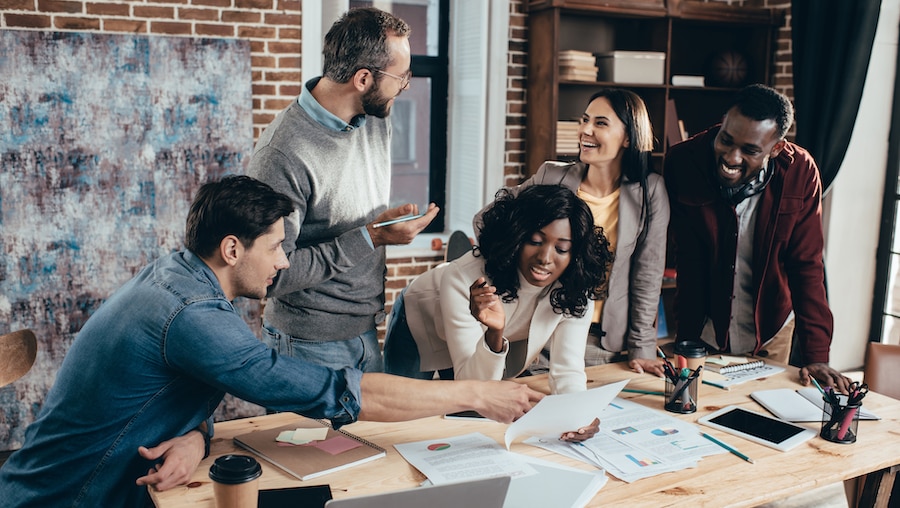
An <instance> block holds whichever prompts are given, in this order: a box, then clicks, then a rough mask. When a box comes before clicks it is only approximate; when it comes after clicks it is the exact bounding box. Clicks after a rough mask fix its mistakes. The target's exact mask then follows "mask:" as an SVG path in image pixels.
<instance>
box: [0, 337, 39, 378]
mask: <svg viewBox="0 0 900 508" xmlns="http://www.w3.org/2000/svg"><path fill="white" fill-rule="evenodd" d="M35 356H37V339H36V338H35V336H34V332H32V331H31V330H28V329H25V330H19V331H17V332H12V333H7V334H5V335H0V387H3V386H6V385H8V384H10V383H12V382H13V381H15V380H17V379H19V378H20V377H22V376H24V375H25V374H26V373H27V372H28V370H29V369H31V366H32V365H34V359H35Z"/></svg>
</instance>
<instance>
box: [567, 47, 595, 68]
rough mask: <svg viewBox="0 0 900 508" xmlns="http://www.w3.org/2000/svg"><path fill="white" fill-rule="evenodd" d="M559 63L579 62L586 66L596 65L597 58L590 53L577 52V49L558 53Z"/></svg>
mask: <svg viewBox="0 0 900 508" xmlns="http://www.w3.org/2000/svg"><path fill="white" fill-rule="evenodd" d="M559 61H560V63H562V62H579V63H584V64H586V65H596V63H597V57H596V56H595V55H594V54H593V53H591V52H590V51H579V50H577V49H564V50H562V51H560V52H559Z"/></svg>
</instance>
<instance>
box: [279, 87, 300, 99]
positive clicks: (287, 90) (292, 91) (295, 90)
mask: <svg viewBox="0 0 900 508" xmlns="http://www.w3.org/2000/svg"><path fill="white" fill-rule="evenodd" d="M278 93H279V94H280V95H290V96H292V97H296V96H298V95H300V85H299V84H297V85H281V86H280V87H278Z"/></svg>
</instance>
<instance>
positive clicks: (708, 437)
mask: <svg viewBox="0 0 900 508" xmlns="http://www.w3.org/2000/svg"><path fill="white" fill-rule="evenodd" d="M701 434H703V437H705V438H706V439H709V440H710V441H712V442H713V443H716V444H717V445H719V446H721V447H722V448H725V449H726V450H728V451H729V452H731V453H732V454H734V455H737V456H738V457H740V458H742V459H744V460H746V461H747V462H749V463H751V464H756V462H753V459H751V458H750V457H748V456H746V455H744V454H743V453H741V452H739V451H737V450H735V449H734V448H732V447H730V446H728V445H727V444H725V443H723V442H721V441H719V440H718V439H716V438H714V437H712V436H710V435H709V434H707V433H706V432H701Z"/></svg>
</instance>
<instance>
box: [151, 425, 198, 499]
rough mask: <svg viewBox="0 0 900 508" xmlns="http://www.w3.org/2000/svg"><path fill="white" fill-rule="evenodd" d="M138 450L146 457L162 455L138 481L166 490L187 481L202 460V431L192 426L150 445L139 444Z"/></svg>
mask: <svg viewBox="0 0 900 508" xmlns="http://www.w3.org/2000/svg"><path fill="white" fill-rule="evenodd" d="M138 453H139V454H140V455H141V457H143V458H145V459H147V460H152V461H156V460H157V459H160V458H162V462H161V463H157V464H156V465H155V466H154V467H152V468H150V470H149V471H147V475H146V476H142V477H140V478H138V479H137V484H138V485H152V486H153V487H154V488H155V489H156V490H158V491H163V490H168V489H171V488H172V487H176V486H178V485H184V484H185V483H187V482H189V481H190V479H191V475H192V474H194V471H196V470H197V466H198V465H200V461H201V460H203V453H204V442H203V435H202V434H201V433H200V431H197V430H192V431H190V432H188V433H187V434H185V435H183V436H179V437H176V438H174V439H169V440H168V441H163V442H162V443H160V444H159V445H158V446H155V447H153V448H145V447H143V446H141V447H139V448H138Z"/></svg>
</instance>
